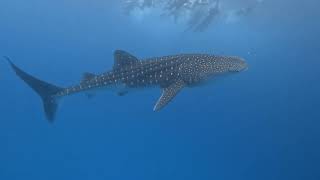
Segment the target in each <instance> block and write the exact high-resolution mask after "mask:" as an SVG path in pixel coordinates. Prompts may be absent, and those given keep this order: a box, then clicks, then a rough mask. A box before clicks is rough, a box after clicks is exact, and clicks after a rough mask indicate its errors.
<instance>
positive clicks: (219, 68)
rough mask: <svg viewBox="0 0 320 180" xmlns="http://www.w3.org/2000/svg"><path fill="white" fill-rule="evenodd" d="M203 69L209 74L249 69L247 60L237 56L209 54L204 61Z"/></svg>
mask: <svg viewBox="0 0 320 180" xmlns="http://www.w3.org/2000/svg"><path fill="white" fill-rule="evenodd" d="M202 63H203V64H204V65H205V66H202V67H203V68H202V71H204V72H207V75H209V76H210V75H217V74H225V73H229V72H241V71H244V70H246V69H248V64H247V63H246V61H245V60H244V59H242V58H240V57H236V56H208V57H207V58H206V59H205V60H204V61H203V62H202Z"/></svg>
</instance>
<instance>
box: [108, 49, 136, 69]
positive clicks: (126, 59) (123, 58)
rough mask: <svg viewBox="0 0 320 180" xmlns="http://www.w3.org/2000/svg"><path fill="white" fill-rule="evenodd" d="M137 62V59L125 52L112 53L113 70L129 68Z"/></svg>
mask: <svg viewBox="0 0 320 180" xmlns="http://www.w3.org/2000/svg"><path fill="white" fill-rule="evenodd" d="M138 62H139V59H138V58H136V57H135V56H133V55H131V54H129V53H128V52H126V51H122V50H116V51H114V65H113V69H114V70H116V69H121V68H124V67H126V66H131V65H134V64H136V63H138Z"/></svg>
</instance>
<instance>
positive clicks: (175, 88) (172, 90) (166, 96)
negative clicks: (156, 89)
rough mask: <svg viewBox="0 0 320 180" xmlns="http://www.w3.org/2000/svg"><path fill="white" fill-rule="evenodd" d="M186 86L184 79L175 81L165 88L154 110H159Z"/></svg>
mask: <svg viewBox="0 0 320 180" xmlns="http://www.w3.org/2000/svg"><path fill="white" fill-rule="evenodd" d="M183 87H185V82H184V81H182V80H178V81H175V82H174V83H172V84H171V85H170V86H168V87H166V88H163V90H162V95H161V97H160V98H159V100H158V102H157V103H156V105H155V106H154V108H153V110H154V111H159V110H160V109H162V108H163V107H164V106H166V105H167V104H168V103H169V102H170V101H171V100H172V99H173V98H174V97H175V96H176V95H177V94H178V93H179V92H180V90H181V89H182V88H183Z"/></svg>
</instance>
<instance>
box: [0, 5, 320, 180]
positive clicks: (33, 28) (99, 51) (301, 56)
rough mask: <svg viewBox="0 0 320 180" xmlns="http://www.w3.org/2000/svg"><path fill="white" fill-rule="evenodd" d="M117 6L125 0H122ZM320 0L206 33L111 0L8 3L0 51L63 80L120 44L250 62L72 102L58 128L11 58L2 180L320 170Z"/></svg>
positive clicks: (2, 95) (4, 73)
mask: <svg viewBox="0 0 320 180" xmlns="http://www.w3.org/2000/svg"><path fill="white" fill-rule="evenodd" d="M115 2H117V1H115ZM319 6H320V3H318V2H317V1H316V0H307V1H298V0H294V1H292V0H283V1H281V2H278V1H275V0H270V1H267V0H266V2H265V4H264V6H263V7H261V8H260V9H259V12H256V13H255V14H253V15H252V16H250V17H246V18H243V19H242V20H241V21H238V22H235V23H229V24H226V23H223V22H220V23H217V24H216V25H213V27H212V28H210V29H209V30H208V31H206V32H204V33H192V32H184V27H182V26H181V25H174V24H173V23H168V22H164V20H163V19H161V18H156V17H149V18H146V19H144V20H141V21H137V20H135V19H134V18H128V17H126V16H124V15H123V14H122V13H121V10H120V8H119V5H118V3H114V2H111V1H109V0H104V1H102V0H99V1H97V0H55V1H43V0H28V1H21V0H1V1H0V55H6V56H10V57H11V58H12V59H13V61H14V62H15V63H16V64H18V65H19V66H20V67H22V68H23V69H25V70H26V71H27V72H30V73H32V74H34V75H35V76H37V77H41V78H42V79H44V80H46V81H48V82H52V83H54V84H56V85H59V86H67V85H72V84H75V83H77V82H78V81H79V80H80V78H81V74H82V73H83V72H95V73H99V72H104V71H106V70H109V69H110V68H111V67H112V64H113V56H112V53H113V51H114V50H115V49H124V50H127V51H129V52H131V53H132V54H134V55H136V56H137V57H141V58H145V57H149V56H161V55H168V54H176V53H181V52H184V53H192V52H202V53H218V54H226V55H237V56H242V57H244V58H245V59H246V60H247V61H248V63H249V65H250V68H249V70H248V71H246V72H243V73H241V74H238V75H235V76H229V77H227V78H223V79H221V80H218V81H217V82H214V83H212V84H210V85H208V86H204V87H201V88H193V89H190V88H188V89H185V90H183V91H182V92H181V93H180V94H179V95H178V96H177V98H176V99H175V100H174V101H173V102H172V103H171V104H170V105H169V106H168V107H167V108H165V109H164V110H163V111H161V112H159V113H154V112H152V107H153V105H154V103H155V102H156V100H157V98H158V97H159V96H160V90H156V89H153V90H145V91H141V92H132V93H130V94H128V95H127V96H125V97H118V96H116V95H115V93H114V92H102V93H98V95H97V96H96V98H94V99H90V100H88V99H87V98H86V97H85V96H84V95H77V96H72V97H68V98H65V99H64V100H63V101H62V102H61V104H60V108H59V111H58V114H57V119H56V122H55V123H54V124H49V123H48V122H47V121H46V120H45V117H44V114H43V112H42V105H41V101H40V99H39V98H38V97H37V95H36V94H35V93H34V92H33V91H32V90H31V89H30V88H28V87H27V86H26V85H25V84H24V83H23V82H21V80H19V79H18V78H17V77H16V76H15V75H14V73H13V72H12V70H11V69H10V68H9V66H8V64H7V63H6V62H5V61H1V62H0V82H1V83H0V85H1V87H0V99H1V100H0V113H1V114H0V143H1V144H0V179H1V180H13V179H32V180H43V179H45V180H47V179H48V180H56V179H68V180H69V179H79V180H82V179H97V180H98V179H139V180H141V179H148V180H149V179H159V180H162V179H175V180H177V179H184V180H185V179H203V180H204V179H210V180H211V179H216V180H226V179H230V180H234V179H244V180H256V179H260V180H270V179H273V180H283V179H290V180H295V179H299V180H300V179H308V180H318V179H320V155H319V152H320V122H319V121H320V115H319V110H320V109H319V107H320V101H319V92H320V84H319V82H320V81H319V80H320V71H319V67H320V66H319V65H320V63H319V50H320V45H319V40H320V21H319V18H320V13H319V11H318V10H317V7H319Z"/></svg>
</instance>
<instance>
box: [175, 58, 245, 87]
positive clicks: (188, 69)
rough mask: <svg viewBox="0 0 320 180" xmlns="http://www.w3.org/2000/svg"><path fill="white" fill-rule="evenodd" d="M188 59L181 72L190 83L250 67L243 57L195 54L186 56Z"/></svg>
mask: <svg viewBox="0 0 320 180" xmlns="http://www.w3.org/2000/svg"><path fill="white" fill-rule="evenodd" d="M186 59H187V61H186V63H183V65H182V66H181V71H180V72H181V75H182V77H183V79H184V80H185V81H186V82H187V83H188V84H193V83H197V82H200V81H202V80H205V79H208V78H210V77H216V76H219V75H224V74H230V73H235V72H241V71H244V70H246V69H248V65H247V63H246V62H245V61H244V60H243V59H242V58H239V57H233V56H214V55H198V56H197V55H193V56H186Z"/></svg>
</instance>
